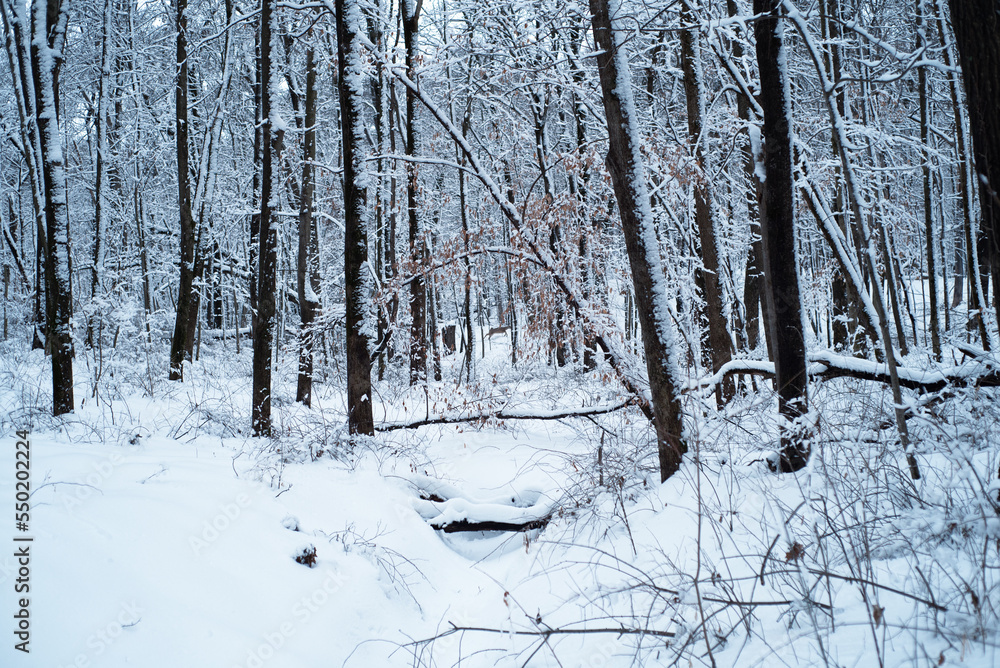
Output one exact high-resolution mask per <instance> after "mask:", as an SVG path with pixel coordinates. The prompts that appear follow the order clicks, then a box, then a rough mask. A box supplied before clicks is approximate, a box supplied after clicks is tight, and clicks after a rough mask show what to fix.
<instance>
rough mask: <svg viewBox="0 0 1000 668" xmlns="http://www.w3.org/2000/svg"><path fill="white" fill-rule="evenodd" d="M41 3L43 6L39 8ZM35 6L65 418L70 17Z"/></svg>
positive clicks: (59, 403)
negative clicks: (64, 116) (65, 76)
mask: <svg viewBox="0 0 1000 668" xmlns="http://www.w3.org/2000/svg"><path fill="white" fill-rule="evenodd" d="M42 2H44V3H45V4H44V6H41V7H39V6H38V5H39V3H42ZM33 4H34V6H33V7H32V12H31V34H32V35H33V38H32V40H31V68H32V80H33V82H34V89H35V91H34V92H35V104H34V108H35V113H36V116H35V123H37V127H38V135H37V136H38V139H39V144H40V149H41V150H40V151H39V152H38V153H40V155H41V165H42V179H41V181H42V182H43V183H44V193H45V209H44V210H45V237H46V248H45V292H46V297H47V298H46V300H45V304H46V324H47V327H46V329H47V336H46V343H47V344H48V346H49V349H50V352H51V354H52V412H53V414H55V415H61V414H63V413H69V412H71V411H72V410H73V331H72V325H71V323H70V320H71V318H72V316H73V294H72V282H71V276H72V267H71V266H70V254H69V207H68V202H67V193H66V172H65V163H64V158H63V149H62V138H61V134H60V132H59V70H60V68H61V64H62V60H63V55H62V53H63V44H64V42H65V35H66V23H67V20H68V17H67V8H66V6H65V5H64V4H63V2H62V1H61V0H35V1H34V3H33Z"/></svg>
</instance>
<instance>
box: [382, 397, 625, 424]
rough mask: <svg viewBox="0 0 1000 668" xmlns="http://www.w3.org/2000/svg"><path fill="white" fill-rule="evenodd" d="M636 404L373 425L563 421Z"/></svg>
mask: <svg viewBox="0 0 1000 668" xmlns="http://www.w3.org/2000/svg"><path fill="white" fill-rule="evenodd" d="M635 403H636V399H635V398H634V397H630V398H628V399H626V400H625V401H621V402H618V403H616V404H605V405H603V406H592V407H590V408H580V409H572V408H557V409H554V410H550V411H531V412H527V413H517V412H508V411H506V410H504V409H502V408H501V409H500V410H498V411H486V412H483V413H475V414H472V415H467V414H466V415H441V416H438V417H431V418H426V419H424V420H417V421H415V422H383V423H382V424H378V425H375V431H395V430H397V429H417V428H418V427H429V426H432V425H442V424H463V423H467V422H485V421H486V420H565V419H567V418H580V417H592V416H594V415H605V414H607V413H613V412H615V411H620V410H622V409H623V408H628V407H629V406H631V405H633V404H635Z"/></svg>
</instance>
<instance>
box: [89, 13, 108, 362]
mask: <svg viewBox="0 0 1000 668" xmlns="http://www.w3.org/2000/svg"><path fill="white" fill-rule="evenodd" d="M112 15H113V12H112V0H104V10H103V12H102V21H101V26H102V28H101V73H100V76H99V78H98V84H97V119H96V120H95V122H94V126H95V131H96V134H97V158H96V160H95V164H94V172H95V174H94V245H93V253H92V254H91V261H92V263H91V265H90V299H91V301H93V300H95V299H96V298H97V295H98V293H99V292H100V288H101V274H102V264H103V257H104V248H103V246H102V244H103V242H104V228H105V222H104V217H105V215H106V214H107V207H106V203H105V200H106V198H107V178H106V177H105V172H106V170H107V157H108V156H107V153H108V125H107V124H108V104H109V99H110V96H111V92H110V91H109V90H108V89H109V88H110V87H111V60H112V58H113V54H112V45H113V43H114V36H113V35H112V34H111V33H112V29H113V28H112ZM95 316H96V313H95V314H93V315H91V316H90V318H89V322H88V323H87V346H88V347H93V345H94V322H93V320H94V317H95Z"/></svg>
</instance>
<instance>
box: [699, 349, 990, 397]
mask: <svg viewBox="0 0 1000 668" xmlns="http://www.w3.org/2000/svg"><path fill="white" fill-rule="evenodd" d="M808 372H809V375H810V376H811V377H814V378H824V379H830V378H844V377H847V378H857V379H860V380H871V381H875V382H879V383H886V384H888V383H889V368H888V366H887V365H886V364H884V363H881V362H872V361H871V360H863V359H858V358H856V357H848V356H846V355H837V354H836V353H833V352H831V351H829V350H817V351H813V352H810V353H809V369H808ZM897 372H898V374H899V384H900V385H901V386H903V387H906V388H909V389H911V390H917V391H920V392H924V393H926V392H937V391H940V390H943V389H944V388H946V387H948V386H949V385H969V384H972V385H976V386H978V387H1000V369H998V365H997V363H996V362H995V360H993V359H991V358H985V357H977V358H975V359H971V360H969V361H966V362H963V363H962V364H958V365H955V366H949V367H941V368H939V369H912V368H908V367H903V366H901V367H898V368H897ZM735 374H748V375H756V376H765V377H772V376H774V363H772V362H767V361H763V360H733V361H731V362H729V363H727V364H725V365H724V366H723V367H722V368H721V369H719V371H718V373H716V374H714V375H712V376H709V377H708V378H703V379H701V380H697V381H693V382H691V383H688V385H687V387H686V388H685V390H686V391H689V392H690V391H694V390H708V391H711V390H713V389H714V388H715V387H716V385H718V384H719V383H721V382H722V381H723V379H725V378H727V377H729V376H732V375H735Z"/></svg>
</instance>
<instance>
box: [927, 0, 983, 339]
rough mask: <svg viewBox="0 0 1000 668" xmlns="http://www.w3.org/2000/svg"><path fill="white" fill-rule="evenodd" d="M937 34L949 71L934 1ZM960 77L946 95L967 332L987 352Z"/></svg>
mask: <svg viewBox="0 0 1000 668" xmlns="http://www.w3.org/2000/svg"><path fill="white" fill-rule="evenodd" d="M937 9H938V11H937V19H938V34H939V35H940V36H941V42H942V47H943V48H942V50H941V55H942V57H943V58H944V63H945V65H946V66H948V67H949V68H951V67H953V63H954V59H955V56H954V54H953V51H952V49H953V48H954V47H953V43H952V40H950V39H948V38H947V35H948V30H947V25H946V23H945V12H946V10H945V8H944V5H943V0H937ZM959 76H960V75H959V74H957V73H956V72H954V71H952V72H950V73H949V74H948V91H949V92H950V93H951V106H952V109H953V113H954V116H955V154H956V158H957V159H958V164H959V170H958V195H959V198H960V199H961V200H962V232H963V234H964V240H965V256H964V260H965V267H966V272H965V273H966V275H967V276H968V281H969V308H968V311H969V314H970V323H969V327H970V329H971V328H973V327H975V328H976V329H978V331H979V338H980V340H981V341H982V344H983V349H984V350H987V351H988V350H989V349H990V335H989V333H988V332H987V331H986V321H985V320H984V319H983V314H984V309H985V304H984V303H983V301H984V300H983V289H982V283H981V282H980V280H979V276H980V273H981V272H980V271H979V266H978V265H979V262H978V257H979V256H978V249H977V246H978V244H977V241H978V239H977V237H978V234H976V233H974V232H973V229H974V225H973V223H972V186H971V184H970V183H969V174H970V172H972V170H973V167H972V155H971V154H970V153H969V151H968V149H967V147H966V122H967V118H968V112H967V110H966V109H965V108H964V107H963V106H962V105H961V104H960V103H959V94H958V77H959ZM958 286H959V284H958V282H957V281H956V289H955V302H954V306H955V307H957V306H958V305H959V304H960V303H961V301H962V300H961V292H960V289H959V287H958Z"/></svg>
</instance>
